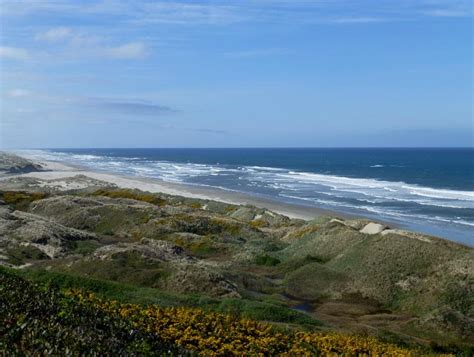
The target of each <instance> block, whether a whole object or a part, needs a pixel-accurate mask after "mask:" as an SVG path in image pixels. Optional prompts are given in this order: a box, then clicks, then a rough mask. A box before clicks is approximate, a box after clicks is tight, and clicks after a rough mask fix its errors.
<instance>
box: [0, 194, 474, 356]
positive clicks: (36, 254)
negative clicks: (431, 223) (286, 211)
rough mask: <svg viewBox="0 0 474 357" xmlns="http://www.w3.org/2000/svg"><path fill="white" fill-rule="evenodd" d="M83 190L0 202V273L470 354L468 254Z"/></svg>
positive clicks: (246, 213)
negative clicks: (1, 268) (9, 270)
mask: <svg viewBox="0 0 474 357" xmlns="http://www.w3.org/2000/svg"><path fill="white" fill-rule="evenodd" d="M96 187H97V186H96ZM95 189H96V188H94V190H95ZM90 192H91V191H87V190H85V191H77V190H76V191H74V193H66V194H65V193H57V194H54V193H50V194H48V197H46V196H41V195H38V194H32V193H27V192H23V191H22V192H16V193H8V194H6V193H3V194H2V197H3V199H4V200H5V197H6V198H7V200H6V201H8V204H9V205H10V208H7V207H6V206H3V207H1V206H0V209H1V210H2V212H3V213H2V217H3V221H2V224H3V231H4V232H5V234H4V235H5V237H4V238H3V240H2V239H0V263H1V264H3V265H7V266H9V265H14V266H19V265H24V264H28V265H29V266H28V268H26V269H19V270H18V271H16V272H15V274H17V275H19V276H22V277H25V278H27V279H28V280H31V281H34V282H40V283H46V284H54V285H57V286H59V287H60V288H61V289H63V290H68V289H71V288H74V289H85V290H88V291H91V292H94V293H95V294H96V295H97V296H99V297H101V298H105V299H109V300H110V299H111V300H116V301H119V302H122V303H137V304H156V305H159V306H185V307H193V308H200V309H203V310H204V311H212V312H224V313H228V314H230V315H232V316H234V317H241V318H250V319H254V320H264V321H269V322H271V323H272V324H276V325H279V326H280V327H282V328H283V329H299V330H302V329H309V330H317V329H327V330H331V329H336V328H337V329H341V330H343V331H351V332H352V331H356V332H361V333H369V334H371V335H375V336H378V337H380V336H381V337H382V338H383V339H386V340H389V341H395V342H397V344H400V343H405V344H406V345H409V346H413V345H417V344H419V343H422V344H425V345H429V344H431V345H432V346H433V348H436V350H437V351H441V350H442V349H443V348H445V350H446V351H454V350H455V348H457V349H459V350H461V349H462V348H464V347H465V348H469V346H470V345H472V343H471V342H470V341H472V340H473V338H474V327H473V326H474V323H473V322H474V310H473V309H474V294H471V293H470V291H471V290H472V289H471V284H470V282H471V281H472V279H473V276H474V273H473V270H472V261H473V258H474V255H473V250H472V249H470V248H466V247H463V246H460V245H457V244H455V243H451V242H446V241H442V240H437V239H435V238H432V237H428V236H422V235H416V234H412V235H403V234H398V233H397V234H393V233H390V234H386V235H382V234H374V235H368V234H362V233H360V232H359V230H360V228H361V227H363V226H364V225H365V224H366V221H362V220H361V221H358V220H353V221H343V220H337V221H335V220H332V219H331V218H330V217H321V218H319V219H317V220H313V221H311V222H304V221H301V220H292V219H289V218H287V217H283V216H281V215H278V214H276V213H273V212H268V211H266V210H264V209H259V208H255V207H252V206H233V205H227V204H224V203H219V202H211V201H201V200H196V199H186V198H183V197H173V196H168V195H163V194H151V193H145V192H140V191H137V190H124V189H101V190H98V191H97V190H96V191H94V192H93V193H92V194H91V193H90ZM5 194H6V196H5ZM33 201H34V204H31V202H33ZM143 202H146V203H147V204H143ZM11 207H13V208H21V209H22V210H26V213H25V212H23V211H12V209H11ZM0 228H2V227H0ZM36 247H40V248H41V249H38V248H36ZM43 252H48V255H49V256H52V257H53V258H52V259H51V258H49V257H48V256H46V255H45V254H44V253H43ZM433 257H435V258H433ZM296 310H300V311H296ZM301 310H303V311H304V312H302V311H301ZM453 346H454V347H453Z"/></svg>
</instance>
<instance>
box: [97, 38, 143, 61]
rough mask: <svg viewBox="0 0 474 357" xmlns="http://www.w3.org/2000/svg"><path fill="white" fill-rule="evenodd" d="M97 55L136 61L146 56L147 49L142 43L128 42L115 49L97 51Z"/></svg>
mask: <svg viewBox="0 0 474 357" xmlns="http://www.w3.org/2000/svg"><path fill="white" fill-rule="evenodd" d="M98 52H99V54H101V55H102V56H104V57H107V58H113V59H138V58H143V57H145V56H146V55H147V49H146V46H145V44H143V43H142V42H130V43H126V44H123V45H120V46H117V47H108V48H103V49H99V50H98Z"/></svg>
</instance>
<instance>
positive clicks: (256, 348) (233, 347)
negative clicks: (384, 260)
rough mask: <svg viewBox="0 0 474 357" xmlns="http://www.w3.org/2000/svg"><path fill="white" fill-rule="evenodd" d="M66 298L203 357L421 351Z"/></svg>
mask: <svg viewBox="0 0 474 357" xmlns="http://www.w3.org/2000/svg"><path fill="white" fill-rule="evenodd" d="M68 295H70V296H72V297H75V298H77V299H78V301H79V302H80V303H81V304H82V305H84V306H90V305H92V306H94V307H97V308H98V309H101V310H102V311H106V312H107V313H110V314H112V315H114V316H120V317H121V318H125V319H127V320H128V321H131V322H132V323H133V325H134V326H135V328H137V329H140V330H143V331H147V332H155V333H157V334H159V335H160V336H161V337H162V338H163V339H165V340H166V341H168V342H172V343H174V344H177V345H180V346H182V347H184V348H185V349H187V350H190V351H197V352H199V354H200V355H205V356H220V355H226V356H229V355H237V356H242V355H252V356H253V355H264V356H272V355H283V356H314V355H318V354H319V355H345V356H369V355H370V356H380V355H384V356H419V355H422V351H419V350H410V349H405V348H401V347H398V346H396V345H393V344H389V343H383V342H380V341H379V340H377V339H375V338H373V337H360V336H349V335H342V334H339V333H314V332H296V333H285V332H281V331H277V330H276V329H275V328H274V327H273V326H271V325H269V324H266V323H262V322H257V321H252V320H247V319H239V318H236V317H234V316H231V315H228V314H221V313H214V312H205V311H203V310H201V309H194V308H185V307H178V308H176V307H170V308H162V307H159V306H156V305H151V306H147V307H143V306H140V305H135V304H121V303H118V302H116V301H110V300H103V299H100V298H98V297H96V296H95V295H94V294H92V293H87V292H82V291H77V290H76V291H70V292H69V293H68Z"/></svg>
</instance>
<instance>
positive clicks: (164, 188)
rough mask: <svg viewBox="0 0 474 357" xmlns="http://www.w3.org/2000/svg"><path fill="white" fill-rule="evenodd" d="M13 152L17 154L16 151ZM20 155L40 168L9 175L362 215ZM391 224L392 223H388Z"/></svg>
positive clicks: (310, 214)
mask: <svg viewBox="0 0 474 357" xmlns="http://www.w3.org/2000/svg"><path fill="white" fill-rule="evenodd" d="M15 155H18V154H17V153H15ZM18 156H20V157H22V158H25V159H28V160H31V161H33V162H34V163H36V164H40V165H41V166H42V167H43V170H42V171H35V172H28V173H23V174H15V175H11V176H9V177H19V176H21V177H32V178H39V179H46V180H55V179H63V178H67V177H73V176H76V175H84V176H87V177H90V178H93V179H96V180H100V181H104V182H108V183H112V184H115V185H117V186H118V187H119V188H129V189H139V190H142V191H148V192H152V193H158V192H159V193H164V194H168V195H173V196H183V197H187V198H196V199H203V200H211V201H219V202H223V203H228V204H235V205H252V206H255V207H258V208H265V209H268V210H270V211H273V212H276V213H279V214H282V215H285V216H287V217H290V218H296V219H303V220H312V219H315V218H317V217H319V216H322V215H325V216H331V217H334V218H342V219H364V218H363V217H358V216H355V215H349V214H346V213H341V212H337V211H331V210H326V209H323V208H319V207H310V206H304V205H298V204H293V203H286V202H280V201H276V200H272V199H268V198H265V197H258V196H253V195H250V194H247V193H243V192H238V191H230V190H225V189H221V188H217V187H206V186H198V185H195V186H194V185H189V184H184V183H172V182H166V181H163V180H160V179H158V178H152V177H138V176H132V175H122V174H118V173H113V172H103V171H93V170H91V169H90V168H86V167H81V166H79V165H74V164H70V163H63V162H57V161H49V160H39V159H37V158H32V157H29V156H28V155H21V154H20V155H18ZM381 223H384V224H386V222H381ZM390 226H391V227H395V226H394V225H393V224H390Z"/></svg>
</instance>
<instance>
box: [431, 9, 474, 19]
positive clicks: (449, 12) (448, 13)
mask: <svg viewBox="0 0 474 357" xmlns="http://www.w3.org/2000/svg"><path fill="white" fill-rule="evenodd" d="M424 14H425V15H428V16H438V17H465V16H469V15H470V14H471V13H470V11H468V10H462V9H434V10H429V11H425V12H424Z"/></svg>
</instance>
